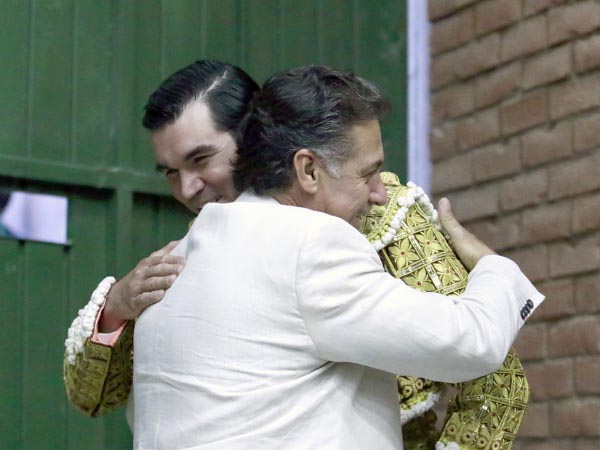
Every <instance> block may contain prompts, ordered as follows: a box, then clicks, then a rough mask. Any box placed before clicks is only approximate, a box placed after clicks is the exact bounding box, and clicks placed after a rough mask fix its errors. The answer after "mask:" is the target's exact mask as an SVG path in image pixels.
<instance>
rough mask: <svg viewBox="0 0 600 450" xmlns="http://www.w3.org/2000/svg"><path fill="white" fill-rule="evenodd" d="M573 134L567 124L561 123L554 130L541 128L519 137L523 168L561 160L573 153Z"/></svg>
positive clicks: (569, 125)
mask: <svg viewBox="0 0 600 450" xmlns="http://www.w3.org/2000/svg"><path fill="white" fill-rule="evenodd" d="M572 140H573V132H572V127H571V124H570V123H569V122H561V123H559V124H558V125H556V126H555V127H554V128H550V129H547V128H542V129H536V130H532V131H530V132H528V133H527V134H525V135H523V136H522V137H521V149H522V154H523V163H524V164H525V166H537V165H539V164H542V163H545V162H548V161H553V160H557V159H563V158H566V157H568V156H570V155H571V153H572V152H573V145H572Z"/></svg>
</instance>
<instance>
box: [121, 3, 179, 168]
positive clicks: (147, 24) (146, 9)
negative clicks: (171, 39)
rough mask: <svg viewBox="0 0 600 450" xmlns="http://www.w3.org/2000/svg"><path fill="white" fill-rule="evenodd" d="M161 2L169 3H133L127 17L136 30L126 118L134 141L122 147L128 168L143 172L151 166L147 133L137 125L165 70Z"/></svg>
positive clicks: (152, 159)
mask: <svg viewBox="0 0 600 450" xmlns="http://www.w3.org/2000/svg"><path fill="white" fill-rule="evenodd" d="M163 3H168V2H162V1H160V0H151V1H147V2H136V3H135V5H136V8H135V11H134V14H135V15H134V16H132V17H131V18H130V20H131V23H130V24H128V26H130V27H132V28H134V29H135V41H134V43H135V44H134V47H133V49H132V50H133V51H134V54H132V60H133V64H132V65H131V66H129V67H128V70H130V71H131V72H132V73H133V77H134V83H133V97H132V99H131V102H132V103H131V105H130V107H131V109H130V113H131V116H130V118H129V121H128V123H129V124H130V128H131V130H132V133H133V138H134V140H133V142H132V144H131V147H130V148H128V149H123V150H125V151H129V152H131V153H132V155H131V157H132V160H131V163H130V164H131V167H133V168H135V170H139V171H143V172H149V171H150V170H152V169H153V167H154V157H153V154H152V152H151V147H150V146H149V139H148V132H147V131H146V130H144V129H143V128H142V127H141V125H140V124H141V119H142V115H143V107H144V105H145V104H146V101H147V99H148V95H149V94H150V93H151V92H152V91H153V90H154V89H156V87H157V86H158V84H159V83H160V81H161V80H162V79H163V74H164V73H165V72H166V68H165V67H164V61H165V53H164V47H163V39H164V37H165V36H164V30H163V28H162V20H163V19H162V12H163ZM134 105H135V107H134ZM126 164H129V163H126Z"/></svg>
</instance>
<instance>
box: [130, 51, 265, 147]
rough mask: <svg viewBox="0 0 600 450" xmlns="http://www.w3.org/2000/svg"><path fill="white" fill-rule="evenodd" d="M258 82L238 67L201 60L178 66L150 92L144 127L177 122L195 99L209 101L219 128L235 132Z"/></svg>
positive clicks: (156, 128) (213, 117)
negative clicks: (176, 69)
mask: <svg viewBox="0 0 600 450" xmlns="http://www.w3.org/2000/svg"><path fill="white" fill-rule="evenodd" d="M257 90H258V85H257V84H256V82H255V81H254V80H253V79H252V78H251V77H250V75H248V74H247V73H246V72H244V71H243V70H242V69H240V68H239V67H236V66H234V65H231V64H227V63H223V62H220V61H211V60H207V59H204V60H200V61H196V62H195V63H192V64H190V65H189V66H186V67H184V68H183V69H180V70H178V71H177V72H175V73H174V74H172V75H171V76H170V77H169V78H167V79H166V80H164V81H163V82H162V83H161V84H160V86H159V87H158V88H157V89H156V90H155V91H154V92H153V93H152V95H150V97H149V98H148V103H146V106H145V108H144V109H145V111H146V112H145V114H144V118H143V120H142V124H143V126H144V128H147V129H148V130H159V129H161V128H163V127H164V126H166V125H170V124H172V123H173V122H175V121H176V120H177V119H178V118H179V116H180V115H181V113H182V112H183V110H184V109H185V107H186V106H188V105H189V104H190V103H191V102H193V101H195V100H199V99H201V100H203V101H204V102H206V104H207V106H208V109H209V110H210V112H211V116H212V119H213V121H214V122H215V126H216V128H217V130H219V131H227V132H232V135H233V136H235V135H236V132H237V129H238V126H239V124H240V122H241V120H242V118H243V117H244V114H245V113H246V111H247V108H248V104H249V102H250V100H251V99H252V95H253V94H254V92H255V91H257Z"/></svg>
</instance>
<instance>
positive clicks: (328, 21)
mask: <svg viewBox="0 0 600 450" xmlns="http://www.w3.org/2000/svg"><path fill="white" fill-rule="evenodd" d="M353 27H354V11H353V9H352V3H351V2H349V1H348V0H323V1H320V2H319V3H318V24H317V30H318V34H319V62H320V63H321V64H325V65H328V66H331V67H335V68H337V69H340V70H351V69H353V68H354V47H353V44H354V40H353Z"/></svg>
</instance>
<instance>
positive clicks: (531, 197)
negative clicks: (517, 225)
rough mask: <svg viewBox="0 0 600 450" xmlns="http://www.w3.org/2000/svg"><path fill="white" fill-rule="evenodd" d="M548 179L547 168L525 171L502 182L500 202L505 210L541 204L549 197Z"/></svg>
mask: <svg viewBox="0 0 600 450" xmlns="http://www.w3.org/2000/svg"><path fill="white" fill-rule="evenodd" d="M547 193H548V181H547V174H546V170H545V169H540V170H537V171H535V172H529V173H524V174H522V175H519V176H517V177H515V178H513V179H510V180H506V181H505V182H504V183H502V189H501V190H500V204H501V205H502V209H503V210H505V211H506V210H513V209H517V208H522V207H524V206H530V205H536V204H539V203H540V202H541V201H543V200H544V199H545V198H546V197H547Z"/></svg>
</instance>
